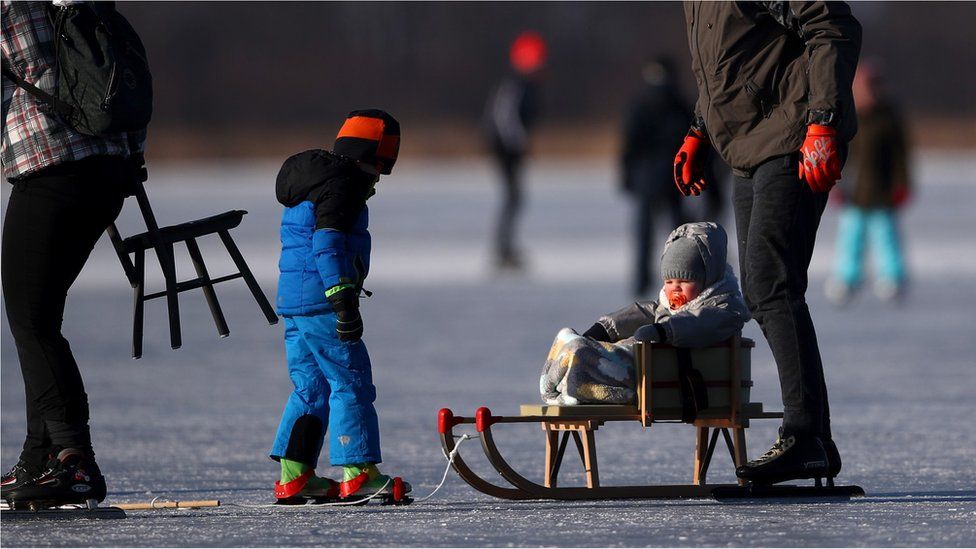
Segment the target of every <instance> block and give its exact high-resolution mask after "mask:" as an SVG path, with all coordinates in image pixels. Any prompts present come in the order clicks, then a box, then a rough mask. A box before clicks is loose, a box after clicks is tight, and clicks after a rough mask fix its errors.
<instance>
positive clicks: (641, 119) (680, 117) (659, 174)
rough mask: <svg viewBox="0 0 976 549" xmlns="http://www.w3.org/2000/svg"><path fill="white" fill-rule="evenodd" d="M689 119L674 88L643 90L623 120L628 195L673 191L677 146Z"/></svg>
mask: <svg viewBox="0 0 976 549" xmlns="http://www.w3.org/2000/svg"><path fill="white" fill-rule="evenodd" d="M690 116H691V109H690V107H689V106H688V105H687V104H686V103H685V101H684V100H682V98H681V97H680V96H679V95H678V92H677V90H675V89H674V87H673V86H669V85H665V84H659V85H645V86H644V88H643V89H642V90H641V92H640V94H639V95H638V96H637V97H636V98H635V99H634V101H633V103H632V104H631V106H630V108H629V109H628V112H627V115H626V118H625V120H624V146H623V151H622V154H621V171H622V173H623V187H624V189H625V190H626V191H628V192H633V193H638V192H641V191H644V193H645V194H646V193H647V191H648V190H650V189H648V187H652V188H654V189H655V190H658V189H660V190H667V191H671V190H673V189H674V183H673V181H672V176H671V174H672V171H673V167H672V164H673V161H674V146H675V143H680V142H681V139H682V138H683V137H684V135H685V133H687V132H688V119H689V118H690ZM675 194H677V193H675Z"/></svg>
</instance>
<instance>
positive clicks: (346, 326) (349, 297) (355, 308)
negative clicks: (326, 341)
mask: <svg viewBox="0 0 976 549" xmlns="http://www.w3.org/2000/svg"><path fill="white" fill-rule="evenodd" d="M336 288H339V289H338V290H337V291H333V290H335V289H336ZM326 294H327V295H328V297H327V299H328V300H329V303H331V304H332V310H334V311H335V313H336V319H337V320H338V322H336V333H337V334H338V336H339V340H340V341H358V340H359V339H360V338H362V337H363V317H361V316H360V315H359V294H358V293H357V292H356V289H355V288H354V287H352V286H348V285H347V286H344V287H340V286H333V287H332V288H331V289H330V290H329V292H326Z"/></svg>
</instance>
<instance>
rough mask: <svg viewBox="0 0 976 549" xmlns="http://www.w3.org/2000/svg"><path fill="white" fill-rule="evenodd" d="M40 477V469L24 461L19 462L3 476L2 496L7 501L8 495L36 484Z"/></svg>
mask: <svg viewBox="0 0 976 549" xmlns="http://www.w3.org/2000/svg"><path fill="white" fill-rule="evenodd" d="M39 476H41V470H40V469H39V468H37V467H34V466H32V465H31V464H29V463H27V462H25V461H24V460H20V461H18V462H17V464H16V465H14V466H13V467H11V468H10V470H9V471H7V472H6V473H5V474H4V475H3V481H2V483H0V496H2V498H3V499H4V500H6V499H7V495H8V494H10V493H11V492H13V491H15V490H18V489H20V488H23V487H24V486H27V485H28V484H30V483H32V482H34V481H35V480H37V477H39Z"/></svg>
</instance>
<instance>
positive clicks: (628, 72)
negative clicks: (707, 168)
mask: <svg viewBox="0 0 976 549" xmlns="http://www.w3.org/2000/svg"><path fill="white" fill-rule="evenodd" d="M119 9H120V11H122V13H124V14H125V15H126V16H127V17H128V18H129V19H130V21H131V22H132V23H133V25H134V26H135V27H136V29H137V30H138V31H139V32H140V34H141V35H142V37H143V40H144V41H145V43H146V47H147V49H148V50H149V56H150V62H151V65H152V69H153V73H154V78H155V86H156V114H155V118H154V121H153V125H152V126H151V129H152V136H151V143H150V154H153V155H155V156H213V155H217V156H225V155H231V156H236V155H278V154H281V153H282V152H287V151H289V150H291V149H294V148H295V147H296V146H302V144H306V145H307V144H309V142H310V141H314V140H319V141H323V142H325V143H327V142H329V141H331V136H332V135H333V134H334V132H335V130H336V129H337V127H338V125H339V123H340V121H341V119H342V117H343V115H344V114H345V113H346V112H347V111H348V110H350V109H352V108H359V107H366V106H377V107H382V108H385V109H387V110H389V111H390V112H392V113H394V114H395V115H396V116H397V117H399V118H400V119H401V121H402V122H403V125H404V134H405V135H404V148H405V150H410V151H412V152H415V153H426V154H456V153H470V152H475V151H477V149H478V145H479V143H478V133H477V132H478V124H479V120H480V118H481V113H482V109H483V104H484V101H485V98H486V96H487V94H488V93H489V91H490V89H491V87H492V86H493V85H494V83H495V82H496V81H497V80H498V79H499V78H500V77H501V76H502V75H504V74H505V73H506V71H507V70H508V45H509V43H510V42H511V40H512V39H513V38H514V37H515V36H517V35H518V33H519V32H520V31H522V30H524V29H535V30H537V31H539V32H540V33H541V34H542V35H543V36H544V37H545V38H546V40H547V42H548V45H549V51H550V58H549V59H550V62H549V68H548V70H547V74H546V79H545V83H544V92H543V93H544V111H543V114H544V124H543V127H542V130H541V135H540V138H539V139H538V140H537V142H538V143H537V144H538V146H539V148H540V149H542V150H543V151H544V152H546V151H547V152H551V153H570V154H572V153H578V152H608V151H610V150H612V149H613V146H614V139H615V134H616V130H617V128H618V127H619V125H620V118H621V116H622V112H623V110H624V108H625V106H626V103H627V100H628V98H629V97H630V96H631V95H632V94H633V93H634V91H635V90H636V89H637V87H638V85H639V82H640V78H639V68H640V65H641V62H642V60H643V59H645V58H647V57H649V56H652V55H656V54H662V53H667V54H671V55H673V56H674V58H675V59H676V60H677V62H678V64H679V66H680V67H682V72H683V74H682V75H681V76H682V83H683V87H684V89H685V91H686V92H687V95H688V98H689V99H692V98H693V97H694V93H695V92H694V81H693V79H692V77H691V74H690V70H689V69H688V66H689V63H690V57H689V53H688V46H687V38H686V34H685V29H684V17H683V12H682V6H681V4H680V3H606V2H574V3H569V2H548V3H535V2H531V3H529V2H511V3H481V2H478V3H474V2H472V3H454V2H438V3H427V2H424V3H391V2H348V3H333V2H125V3H121V4H120V7H119ZM853 9H854V12H855V14H856V15H857V16H858V18H859V19H860V20H861V22H862V24H863V25H864V47H863V52H862V58H863V57H880V58H882V59H883V60H884V62H885V67H886V76H887V81H888V83H889V88H890V90H891V92H892V94H893V95H894V96H895V97H896V98H897V99H898V100H899V101H901V103H902V104H903V106H904V108H905V110H906V111H907V114H909V115H910V118H911V120H912V122H913V129H914V130H915V132H916V135H917V136H918V137H919V139H921V140H922V141H925V143H923V144H929V145H934V146H953V145H967V146H971V145H973V144H974V142H976V100H974V98H976V71H974V70H973V67H974V66H976V38H974V37H976V32H974V31H973V29H974V28H976V3H916V2H905V3H887V2H882V3H854V4H853Z"/></svg>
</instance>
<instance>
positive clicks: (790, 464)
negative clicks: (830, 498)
mask: <svg viewBox="0 0 976 549" xmlns="http://www.w3.org/2000/svg"><path fill="white" fill-rule="evenodd" d="M828 463H829V462H828V459H827V452H826V450H824V446H823V443H822V442H821V440H820V439H819V438H818V437H815V436H805V435H788V436H784V433H782V430H781V432H780V436H779V438H778V439H776V442H775V443H773V446H772V447H771V448H770V449H769V451H767V452H766V453H765V454H763V455H762V456H760V457H759V458H757V459H754V460H752V461H750V462H749V463H746V464H745V465H742V466H739V467H738V468H736V470H735V474H736V476H738V477H739V478H741V479H744V480H748V481H751V482H752V483H753V484H762V485H768V484H776V483H778V482H784V481H787V480H797V479H809V478H812V479H817V481H818V482H819V481H820V479H821V478H823V477H828V475H829V469H830V468H829V466H828Z"/></svg>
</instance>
